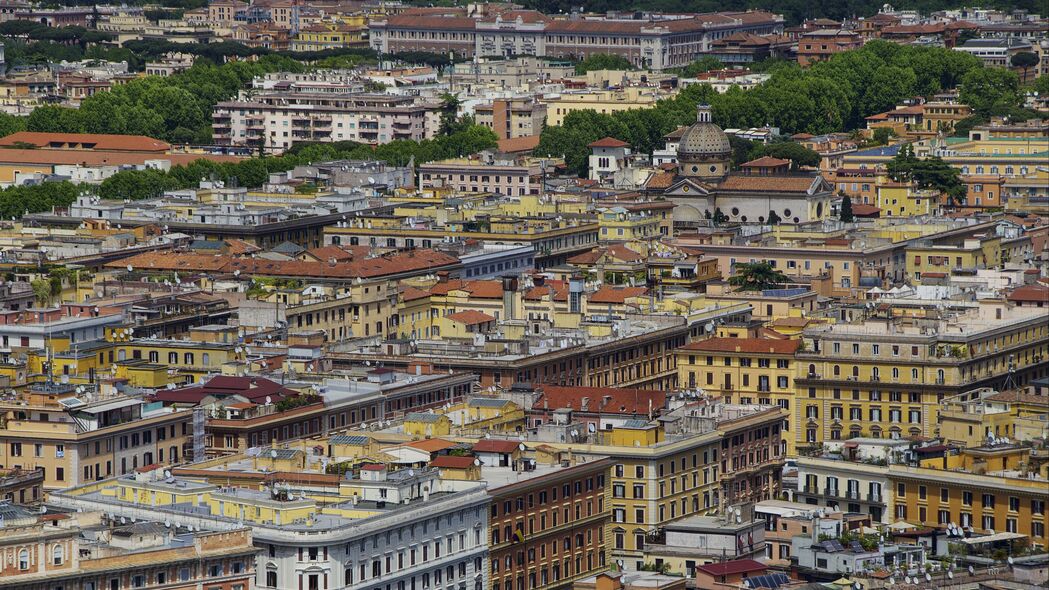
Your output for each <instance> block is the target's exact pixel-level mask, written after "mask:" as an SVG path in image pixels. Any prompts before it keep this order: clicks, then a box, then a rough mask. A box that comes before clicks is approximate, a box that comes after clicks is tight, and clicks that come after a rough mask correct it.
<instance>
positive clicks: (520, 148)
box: [496, 135, 539, 153]
mask: <svg viewBox="0 0 1049 590" xmlns="http://www.w3.org/2000/svg"><path fill="white" fill-rule="evenodd" d="M538 145H539V136H538V135H525V136H524V137H511V138H509V139H500V140H499V141H497V142H496V146H497V147H498V149H499V151H501V152H504V153H522V152H530V151H532V150H534V149H535V148H536V146H538Z"/></svg>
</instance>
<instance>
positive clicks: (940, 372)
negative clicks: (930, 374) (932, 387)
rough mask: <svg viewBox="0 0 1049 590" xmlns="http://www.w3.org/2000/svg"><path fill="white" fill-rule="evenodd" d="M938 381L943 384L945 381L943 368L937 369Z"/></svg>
mask: <svg viewBox="0 0 1049 590" xmlns="http://www.w3.org/2000/svg"><path fill="white" fill-rule="evenodd" d="M936 382H937V383H939V384H941V385H942V384H943V382H944V372H943V369H936Z"/></svg>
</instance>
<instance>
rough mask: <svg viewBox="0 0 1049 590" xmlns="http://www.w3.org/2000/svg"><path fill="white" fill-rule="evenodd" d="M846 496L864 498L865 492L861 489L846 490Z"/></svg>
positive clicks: (855, 498) (851, 498)
mask: <svg viewBox="0 0 1049 590" xmlns="http://www.w3.org/2000/svg"><path fill="white" fill-rule="evenodd" d="M845 497H846V498H848V499H849V500H862V499H863V494H861V493H860V492H859V490H847V491H846V492H845Z"/></svg>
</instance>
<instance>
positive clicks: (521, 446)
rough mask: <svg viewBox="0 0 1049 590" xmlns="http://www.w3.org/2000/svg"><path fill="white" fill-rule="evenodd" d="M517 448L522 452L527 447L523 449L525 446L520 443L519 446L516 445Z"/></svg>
mask: <svg viewBox="0 0 1049 590" xmlns="http://www.w3.org/2000/svg"><path fill="white" fill-rule="evenodd" d="M517 448H518V449H520V450H522V451H523V450H525V449H526V448H527V447H525V444H524V443H521V444H519V445H517Z"/></svg>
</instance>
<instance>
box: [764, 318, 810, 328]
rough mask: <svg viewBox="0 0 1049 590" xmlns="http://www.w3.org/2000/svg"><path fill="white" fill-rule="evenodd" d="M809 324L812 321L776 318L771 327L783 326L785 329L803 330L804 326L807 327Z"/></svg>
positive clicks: (807, 319)
mask: <svg viewBox="0 0 1049 590" xmlns="http://www.w3.org/2000/svg"><path fill="white" fill-rule="evenodd" d="M811 322H812V320H810V319H809V318H797V317H787V318H777V319H775V320H773V322H772V325H773V326H785V327H787V328H804V327H805V326H807V325H809V324H810V323H811Z"/></svg>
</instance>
